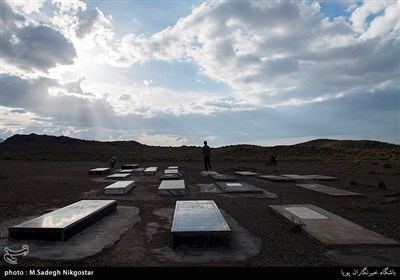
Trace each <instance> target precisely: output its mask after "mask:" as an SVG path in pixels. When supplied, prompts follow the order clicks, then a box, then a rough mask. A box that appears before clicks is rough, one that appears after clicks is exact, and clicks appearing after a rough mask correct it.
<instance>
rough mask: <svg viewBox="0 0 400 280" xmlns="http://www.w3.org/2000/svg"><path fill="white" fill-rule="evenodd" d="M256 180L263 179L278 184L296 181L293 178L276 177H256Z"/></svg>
mask: <svg viewBox="0 0 400 280" xmlns="http://www.w3.org/2000/svg"><path fill="white" fill-rule="evenodd" d="M257 178H261V179H265V180H268V181H272V182H280V183H285V182H294V181H296V179H293V178H289V177H283V176H276V175H258V176H257Z"/></svg>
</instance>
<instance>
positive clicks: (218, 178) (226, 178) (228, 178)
mask: <svg viewBox="0 0 400 280" xmlns="http://www.w3.org/2000/svg"><path fill="white" fill-rule="evenodd" d="M210 177H211V178H213V179H214V180H215V181H236V177H233V176H231V175H227V174H211V175H210Z"/></svg>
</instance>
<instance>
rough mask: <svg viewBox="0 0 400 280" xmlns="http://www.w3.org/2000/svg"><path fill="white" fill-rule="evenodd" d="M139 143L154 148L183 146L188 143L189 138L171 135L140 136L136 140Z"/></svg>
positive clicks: (145, 134)
mask: <svg viewBox="0 0 400 280" xmlns="http://www.w3.org/2000/svg"><path fill="white" fill-rule="evenodd" d="M136 139H137V140H136V141H138V142H139V143H142V144H146V145H153V146H172V147H177V146H182V145H185V144H186V143H187V138H185V137H182V136H180V135H169V134H153V135H150V134H147V133H143V134H140V135H139V136H138V137H137V138H136Z"/></svg>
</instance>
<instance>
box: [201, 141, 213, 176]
mask: <svg viewBox="0 0 400 280" xmlns="http://www.w3.org/2000/svg"><path fill="white" fill-rule="evenodd" d="M210 156H211V148H210V147H209V146H208V145H207V141H204V146H203V157H204V167H205V169H206V171H208V170H209V169H210V170H211V162H210Z"/></svg>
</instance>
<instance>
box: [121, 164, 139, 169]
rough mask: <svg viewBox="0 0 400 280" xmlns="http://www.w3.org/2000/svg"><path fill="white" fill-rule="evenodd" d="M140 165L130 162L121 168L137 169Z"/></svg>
mask: <svg viewBox="0 0 400 280" xmlns="http://www.w3.org/2000/svg"><path fill="white" fill-rule="evenodd" d="M138 167H139V164H137V163H128V164H124V165H122V166H121V169H122V170H124V169H136V168H138Z"/></svg>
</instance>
